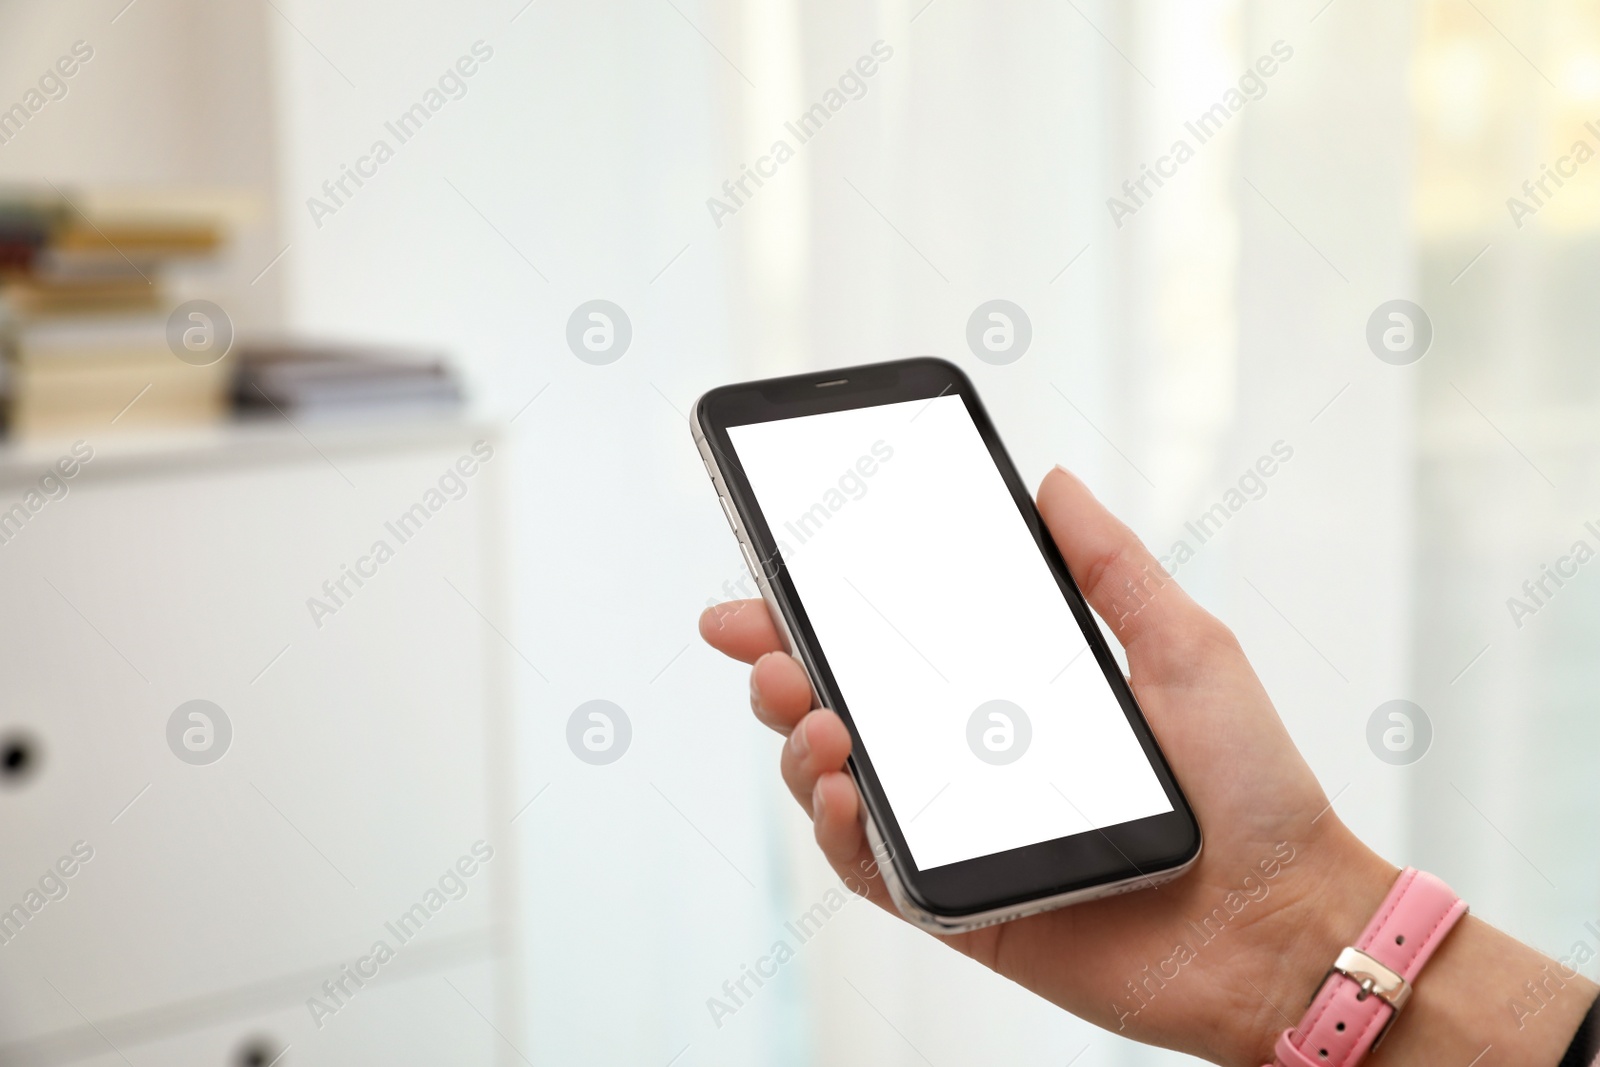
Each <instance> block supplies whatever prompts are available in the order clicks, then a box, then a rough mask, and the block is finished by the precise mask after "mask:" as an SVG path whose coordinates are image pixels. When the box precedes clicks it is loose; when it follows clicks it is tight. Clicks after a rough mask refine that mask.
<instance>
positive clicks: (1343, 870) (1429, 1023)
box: [1217, 824, 1600, 1067]
mask: <svg viewBox="0 0 1600 1067" xmlns="http://www.w3.org/2000/svg"><path fill="white" fill-rule="evenodd" d="M1301 847H1302V848H1303V850H1304V852H1305V855H1306V859H1307V862H1306V863H1305V864H1304V865H1297V866H1299V869H1298V871H1297V872H1296V874H1297V876H1298V877H1296V878H1295V879H1294V880H1293V881H1292V882H1286V883H1285V884H1284V886H1283V887H1282V888H1283V890H1284V892H1283V893H1282V895H1281V902H1280V905H1279V907H1277V908H1276V909H1275V910H1274V911H1273V912H1272V913H1271V914H1269V915H1266V916H1264V917H1263V920H1262V921H1261V922H1260V923H1258V924H1256V926H1257V929H1256V930H1255V931H1254V935H1253V939H1252V945H1251V950H1250V951H1249V952H1246V953H1242V954H1241V955H1240V958H1239V961H1238V963H1239V966H1238V967H1237V968H1235V969H1234V971H1233V972H1232V974H1231V975H1230V976H1229V977H1230V978H1231V979H1233V984H1232V985H1231V987H1230V988H1231V991H1232V994H1233V995H1232V997H1231V998H1230V1003H1231V1005H1232V1010H1231V1012H1230V1013H1229V1014H1227V1015H1224V1016H1222V1017H1225V1018H1231V1019H1233V1020H1234V1021H1235V1025H1234V1027H1233V1029H1232V1031H1231V1034H1230V1040H1229V1041H1228V1050H1227V1052H1226V1053H1225V1054H1224V1055H1220V1056H1218V1057H1217V1058H1218V1059H1219V1061H1220V1062H1223V1063H1229V1064H1235V1063H1236V1064H1240V1065H1242V1067H1260V1065H1261V1064H1270V1063H1273V1062H1274V1053H1273V1045H1274V1043H1275V1042H1276V1041H1277V1039H1278V1036H1279V1035H1280V1034H1281V1033H1282V1032H1283V1031H1284V1030H1286V1029H1288V1028H1290V1027H1295V1026H1298V1025H1299V1024H1300V1023H1301V1020H1302V1016H1303V1014H1304V1012H1305V1010H1306V1007H1307V1005H1308V1003H1309V1002H1310V1000H1311V998H1312V996H1313V995H1314V994H1315V993H1316V991H1317V989H1318V988H1319V987H1320V986H1321V985H1322V983H1323V981H1324V980H1325V977H1326V975H1327V972H1328V968H1329V966H1330V965H1331V964H1332V963H1333V961H1334V959H1335V958H1336V957H1337V956H1338V954H1339V952H1340V950H1341V949H1343V948H1344V947H1345V946H1347V945H1352V944H1354V943H1355V942H1356V941H1357V939H1358V938H1359V937H1360V935H1361V933H1362V931H1363V930H1364V929H1365V928H1366V926H1367V923H1368V921H1369V920H1370V919H1371V918H1372V916H1373V915H1374V914H1375V913H1376V911H1377V910H1378V908H1379V907H1380V906H1381V905H1382V903H1383V901H1384V899H1385V897H1386V896H1387V895H1388V894H1389V891H1390V889H1391V888H1392V887H1393V885H1394V882H1395V879H1396V878H1397V877H1398V875H1399V871H1398V869H1397V868H1395V867H1394V866H1393V865H1391V864H1389V863H1388V862H1386V861H1385V860H1383V859H1382V857H1380V856H1378V855H1377V854H1376V853H1374V852H1372V850H1371V849H1368V848H1367V847H1366V846H1365V845H1363V844H1362V843H1361V842H1360V841H1359V840H1358V839H1356V838H1355V836H1354V835H1353V834H1351V833H1350V832H1349V830H1348V829H1346V828H1345V827H1344V826H1342V825H1340V824H1334V825H1332V826H1330V827H1328V828H1327V829H1326V831H1325V832H1324V834H1323V835H1321V837H1320V838H1319V839H1318V840H1314V841H1307V842H1306V843H1305V844H1304V845H1303V846H1301ZM1597 992H1600V989H1597V987H1596V986H1595V984H1594V983H1592V982H1590V981H1588V980H1587V979H1585V978H1584V977H1582V976H1581V975H1579V974H1578V973H1577V972H1576V971H1575V970H1573V969H1571V968H1569V967H1565V966H1563V965H1562V964H1560V963H1557V962H1556V961H1554V960H1551V959H1549V958H1547V957H1545V956H1544V955H1542V954H1541V953H1539V952H1537V951H1535V950H1534V949H1532V948H1530V947H1528V946H1527V945H1524V944H1522V943H1521V942H1519V941H1517V940H1516V939H1515V938H1512V937H1510V936H1508V935H1506V934H1504V933H1502V932H1500V931H1499V930H1496V929H1495V928H1494V927H1492V926H1490V925H1489V924H1487V923H1485V922H1483V921H1481V920H1479V919H1476V918H1474V917H1472V916H1471V915H1468V916H1465V917H1464V918H1463V919H1462V921H1461V922H1460V923H1459V924H1458V925H1457V927H1456V929H1455V930H1454V931H1452V932H1451V933H1450V934H1449V935H1448V936H1447V937H1446V938H1445V939H1444V940H1443V942H1442V943H1441V945H1440V947H1439V949H1438V951H1437V953H1436V954H1435V955H1434V956H1433V958H1432V959H1431V960H1430V961H1429V962H1428V964H1427V967H1426V969H1425V970H1424V971H1423V972H1422V974H1421V976H1420V977H1419V979H1418V981H1417V982H1416V983H1415V985H1414V987H1413V996H1412V997H1411V999H1410V1002H1409V1004H1408V1005H1407V1007H1406V1008H1405V1010H1404V1011H1403V1012H1401V1013H1400V1015H1399V1016H1398V1017H1396V1019H1395V1021H1394V1025H1393V1027H1392V1029H1391V1031H1390V1032H1389V1034H1388V1036H1387V1038H1386V1040H1385V1041H1384V1043H1383V1047H1382V1048H1381V1049H1378V1050H1375V1051H1374V1052H1372V1053H1371V1054H1370V1055H1369V1057H1368V1058H1367V1060H1366V1061H1365V1062H1367V1063H1370V1064H1373V1065H1374V1067H1382V1065H1383V1064H1405V1065H1407V1067H1432V1065H1436V1064H1437V1065H1439V1067H1444V1065H1446V1064H1449V1065H1452V1067H1461V1065H1462V1064H1467V1063H1472V1062H1476V1061H1477V1060H1478V1059H1479V1058H1480V1057H1481V1056H1482V1054H1483V1053H1484V1052H1485V1051H1487V1050H1488V1049H1489V1048H1490V1047H1491V1046H1492V1047H1493V1048H1494V1049H1495V1051H1496V1056H1497V1057H1498V1062H1516V1063H1528V1064H1549V1065H1552V1067H1553V1065H1554V1064H1556V1063H1557V1062H1558V1061H1559V1060H1560V1058H1561V1055H1562V1052H1563V1051H1564V1050H1565V1049H1566V1047H1567V1043H1568V1042H1569V1041H1570V1040H1571V1038H1572V1035H1573V1033H1574V1031H1575V1030H1576V1029H1577V1027H1578V1025H1579V1023H1580V1022H1581V1021H1582V1019H1583V1017H1584V1015H1585V1013H1586V1012H1587V1010H1588V1008H1589V1006H1590V1004H1591V1003H1593V1001H1594V1000H1595V997H1596V994H1597Z"/></svg>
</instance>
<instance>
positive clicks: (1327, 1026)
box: [1274, 867, 1467, 1067]
mask: <svg viewBox="0 0 1600 1067" xmlns="http://www.w3.org/2000/svg"><path fill="white" fill-rule="evenodd" d="M1466 913H1467V905H1466V903H1465V902H1464V901H1462V900H1461V899H1460V898H1459V897H1457V896H1456V895H1455V893H1454V892H1452V891H1451V889H1450V887H1449V886H1447V885H1445V884H1444V883H1443V882H1441V881H1440V880H1439V879H1437V878H1435V877H1434V876H1433V875H1431V874H1425V873H1423V872H1422V871H1418V870H1414V869H1413V868H1410V867H1407V868H1406V869H1405V870H1404V871H1402V872H1401V873H1400V877H1399V878H1398V879H1397V880H1396V881H1395V883H1394V888H1392V889H1390V890H1389V895H1388V896H1387V897H1385V898H1384V901H1383V904H1382V905H1381V906H1380V907H1379V908H1378V912H1377V914H1376V915H1374V916H1373V917H1372V921H1371V922H1369V923H1367V928H1366V929H1365V930H1364V931H1362V933H1361V938H1360V939H1359V940H1358V941H1357V942H1356V943H1355V944H1354V945H1353V946H1352V947H1350V948H1347V949H1345V950H1344V951H1343V952H1342V953H1340V954H1339V959H1338V961H1337V962H1336V963H1335V965H1334V967H1333V969H1332V970H1330V971H1329V972H1328V977H1327V979H1326V980H1325V981H1324V982H1323V983H1322V987H1321V988H1320V989H1318V990H1317V993H1316V995H1315V996H1314V997H1312V999H1311V1006H1310V1007H1309V1008H1308V1009H1306V1014H1305V1018H1303V1019H1301V1020H1300V1025H1299V1026H1296V1027H1293V1028H1291V1029H1288V1030H1285V1031H1284V1032H1283V1034H1282V1036H1280V1037H1279V1038H1278V1044H1277V1047H1276V1049H1275V1050H1274V1053H1275V1056H1276V1064H1277V1067H1353V1065H1354V1064H1357V1063H1360V1062H1361V1060H1362V1058H1363V1057H1365V1056H1366V1054H1367V1053H1368V1052H1370V1051H1371V1050H1372V1049H1373V1048H1374V1047H1375V1046H1376V1045H1377V1043H1378V1042H1379V1041H1380V1040H1382V1039H1383V1035H1384V1034H1385V1033H1387V1031H1388V1028H1389V1024H1390V1023H1391V1022H1393V1021H1394V1017H1395V1015H1396V1014H1397V1013H1398V1012H1399V1011H1400V1009H1402V1008H1403V1007H1405V1003H1406V1000H1407V998H1409V997H1410V995H1411V983H1412V982H1414V981H1415V980H1416V977H1417V975H1418V974H1419V973H1421V971H1422V968H1423V966H1424V965H1425V964H1426V963H1427V962H1428V959H1429V957H1431V956H1432V955H1433V953H1434V951H1435V950H1436V949H1437V948H1438V947H1439V945H1440V943H1441V942H1443V941H1444V939H1445V935H1447V934H1448V933H1449V932H1450V931H1451V929H1452V928H1454V926H1455V924H1456V923H1457V922H1458V921H1459V920H1460V919H1461V917H1462V916H1463V915H1465V914H1466Z"/></svg>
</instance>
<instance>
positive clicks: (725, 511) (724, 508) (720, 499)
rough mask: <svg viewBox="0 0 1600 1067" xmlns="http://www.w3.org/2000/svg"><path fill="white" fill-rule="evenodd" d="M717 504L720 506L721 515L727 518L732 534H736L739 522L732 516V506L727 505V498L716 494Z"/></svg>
mask: <svg viewBox="0 0 1600 1067" xmlns="http://www.w3.org/2000/svg"><path fill="white" fill-rule="evenodd" d="M717 503H719V504H721V505H722V513H723V514H724V515H726V516H728V526H729V527H730V528H732V530H733V532H734V533H738V532H739V520H738V519H737V518H736V517H735V516H734V514H733V505H732V504H729V503H728V498H727V497H725V496H723V495H722V494H720V493H718V494H717Z"/></svg>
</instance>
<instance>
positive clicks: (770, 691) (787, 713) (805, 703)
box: [750, 652, 815, 737]
mask: <svg viewBox="0 0 1600 1067" xmlns="http://www.w3.org/2000/svg"><path fill="white" fill-rule="evenodd" d="M814 703H815V700H814V698H813V697H812V693H811V679H809V678H807V677H806V671H805V668H804V667H802V666H800V663H799V661H798V660H796V659H795V658H794V657H793V656H791V655H789V654H788V653H787V652H768V653H767V654H766V655H765V656H762V657H761V658H760V659H758V660H756V665H755V666H754V667H752V668H750V710H752V711H754V712H755V713H756V718H757V719H760V720H761V721H762V722H763V723H765V724H766V725H768V726H770V727H772V728H773V729H774V730H776V731H778V732H779V733H780V734H783V735H784V736H786V737H787V736H788V734H789V732H790V731H791V730H793V729H794V725H795V723H797V722H799V721H800V719H801V717H802V716H803V715H805V713H806V712H808V711H810V710H811V708H812V706H813V704H814Z"/></svg>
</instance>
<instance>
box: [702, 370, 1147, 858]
mask: <svg viewBox="0 0 1600 1067" xmlns="http://www.w3.org/2000/svg"><path fill="white" fill-rule="evenodd" d="M728 433H729V437H730V438H731V440H732V442H733V445H734V448H735V450H736V451H737V452H738V455H739V460H740V462H741V463H742V464H743V466H744V470H745V474H746V476H747V477H748V479H749V481H750V485H751V487H752V489H753V490H754V492H755V496H756V500H757V502H758V503H759V504H760V507H761V510H762V512H763V514H764V515H765V517H766V520H767V524H768V526H769V527H771V529H772V532H773V535H774V536H775V537H776V538H777V539H778V541H779V548H780V551H781V553H782V555H783V560H784V563H785V565H786V566H787V567H788V570H789V574H790V576H791V577H792V579H793V581H794V584H795V588H796V590H797V591H798V592H799V595H800V601H801V604H802V605H803V606H804V608H805V610H806V613H807V615H808V616H809V617H810V621H811V625H812V627H813V628H814V629H815V631H816V635H817V639H818V641H819V642H820V644H821V649H822V652H823V654H824V655H825V656H826V657H827V661H828V664H829V665H830V666H831V667H832V669H833V673H834V677H835V679H836V680H837V682H838V685H839V688H840V691H841V693H842V695H843V697H844V700H845V703H846V705H847V706H848V708H849V710H850V713H851V714H852V715H853V716H854V717H855V722H856V728H857V730H858V731H859V732H860V735H861V739H862V742H863V743H864V745H865V747H866V750H867V754H868V756H869V757H870V759H871V760H872V764H873V767H874V768H875V769H876V770H877V773H878V777H879V779H880V780H881V781H882V784H883V788H884V791H885V793H886V794H887V796H888V800H889V803H890V804H891V805H892V806H893V808H894V811H895V815H896V817H897V819H898V820H899V822H900V826H901V830H902V832H903V833H904V834H905V838H906V842H907V844H908V846H909V847H910V850H911V854H912V859H913V860H915V862H916V864H917V866H918V867H920V868H922V869H924V870H926V869H928V868H932V867H938V866H942V865H944V864H947V863H956V862H959V861H961V860H966V859H972V858H974V857H977V856H983V855H988V854H990V853H994V852H1002V851H1005V850H1007V849H1012V848H1020V847H1022V846H1024V845H1031V844H1036V843H1038V842H1041V841H1049V840H1053V839H1055V838H1058V837H1065V836H1067V835H1070V834H1077V833H1083V832H1085V831H1088V830H1093V829H1097V828H1102V827H1106V826H1112V825H1115V824H1117V823H1122V822H1128V821H1131V820H1134V819H1140V818H1145V817H1147V816H1151V815H1159V814H1162V813H1164V812H1168V811H1171V810H1172V805H1171V804H1170V803H1169V802H1168V800H1167V796H1166V793H1165V791H1164V790H1163V789H1162V788H1161V783H1160V782H1159V780H1158V779H1157V778H1156V775H1155V772H1154V770H1153V769H1152V768H1151V767H1150V764H1149V762H1148V761H1147V760H1146V759H1145V755H1144V752H1143V750H1142V749H1141V748H1140V747H1139V743H1138V739H1137V738H1136V737H1135V736H1134V733H1133V730H1132V728H1131V727H1130V726H1129V725H1128V722H1127V719H1126V718H1125V717H1124V715H1123V712H1122V709H1121V707H1120V706H1119V705H1118V703H1117V699H1116V696H1115V695H1114V694H1113V693H1112V691H1111V688H1110V686H1109V685H1108V684H1107V682H1106V680H1105V677H1104V676H1103V675H1102V674H1101V672H1100V667H1099V664H1098V663H1097V662H1096V661H1095V657H1094V655H1093V653H1091V652H1089V651H1088V650H1087V642H1086V641H1085V638H1084V636H1083V633H1082V631H1081V630H1080V629H1079V628H1078V624H1077V621H1076V620H1075V619H1074V618H1073V616H1072V612H1071V610H1070V608H1068V606H1067V603H1066V600H1065V599H1064V598H1063V596H1062V594H1061V591H1060V589H1059V588H1058V587H1057V586H1056V583H1055V579H1054V578H1053V577H1052V575H1051V574H1050V571H1049V568H1048V566H1047V565H1046V563H1045V560H1044V557H1043V556H1042V555H1041V554H1040V552H1039V549H1038V546H1037V545H1036V544H1035V543H1034V541H1033V537H1032V535H1031V534H1030V533H1029V531H1028V527H1027V525H1026V524H1025V522H1024V521H1023V517H1022V515H1021V513H1020V512H1019V511H1018V510H1017V506H1016V504H1015V502H1014V501H1013V500H1012V499H1011V495H1010V493H1009V492H1008V491H1007V489H1006V486H1005V482H1004V481H1003V480H1002V479H1001V477H1000V472H999V470H998V469H997V468H996V467H995V464H994V461H993V460H992V459H991V457H990V455H989V451H988V449H987V447H985V445H984V443H983V439H982V438H981V437H980V436H979V434H978V430H977V427H976V426H975V425H974V424H973V422H972V417H971V415H970V414H969V413H968V412H967V408H966V404H965V402H964V401H962V399H961V398H960V397H958V396H944V397H937V398H935V399H932V400H917V401H908V402H905V403H898V404H885V405H880V406H876V407H867V408H856V409H852V410H848V411H839V412H832V413H829V414H825V415H809V416H804V417H801V418H794V419H783V420H778V421H773V422H763V423H755V424H751V425H746V426H734V427H731V428H730V429H729V431H728ZM996 699H999V700H1005V701H1009V702H1011V703H1012V704H1014V705H1016V706H1017V707H1020V708H1021V709H1022V710H1023V712H1024V713H1025V714H1026V716H1027V719H1028V721H1029V722H1030V723H1031V727H1032V738H1031V742H1030V743H1029V745H1028V747H1027V748H1026V750H1025V752H1024V753H1023V755H1022V756H1021V757H1020V758H1018V759H1017V760H1016V761H1015V762H1012V763H1009V764H1005V765H1000V766H996V765H992V764H991V763H989V762H986V761H985V760H983V759H980V758H979V757H978V756H977V755H975V754H974V751H973V749H972V748H971V747H969V743H968V725H969V720H970V719H971V718H972V716H973V713H974V711H976V709H977V708H978V707H979V705H982V704H984V703H986V702H988V701H991V700H996ZM996 740H997V741H1003V740H1004V735H1003V734H998V735H996Z"/></svg>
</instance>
